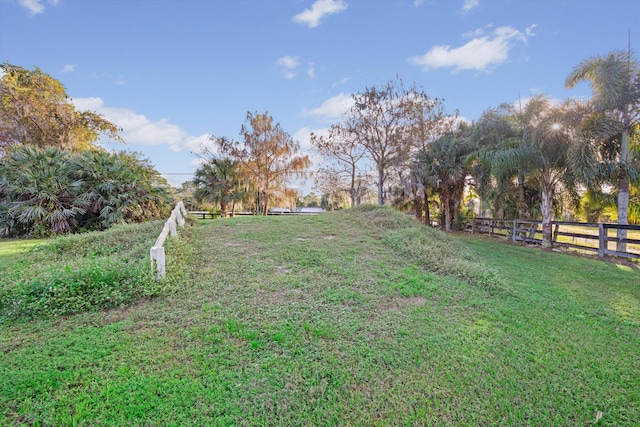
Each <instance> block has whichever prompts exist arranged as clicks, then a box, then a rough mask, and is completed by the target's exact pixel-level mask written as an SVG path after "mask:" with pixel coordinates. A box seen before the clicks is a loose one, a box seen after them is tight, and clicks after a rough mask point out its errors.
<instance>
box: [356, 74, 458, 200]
mask: <svg viewBox="0 0 640 427" xmlns="http://www.w3.org/2000/svg"><path fill="white" fill-rule="evenodd" d="M352 98H353V101H354V103H353V105H352V107H351V108H350V109H349V111H348V113H347V120H346V121H345V129H346V130H347V131H348V133H349V134H350V137H351V138H353V139H354V140H355V141H356V142H357V143H359V144H360V145H362V146H363V147H364V148H365V150H366V152H367V155H368V157H370V158H371V160H373V162H374V163H375V166H376V172H377V181H376V184H377V187H378V204H379V205H383V204H384V203H385V199H386V193H385V189H386V187H385V184H386V183H387V181H388V180H389V179H390V177H391V174H392V173H393V172H397V171H398V170H399V169H405V168H407V167H408V165H409V161H410V159H411V158H412V156H413V155H414V154H415V152H416V151H418V149H419V148H421V146H423V145H425V144H428V143H429V142H430V141H432V140H435V139H436V138H437V137H438V136H440V135H441V134H442V133H443V131H444V130H446V129H447V126H450V124H451V122H452V120H450V119H451V118H450V117H449V116H447V115H446V114H445V112H444V101H443V100H441V99H438V98H430V97H429V96H428V95H427V94H426V93H425V92H424V91H423V90H422V89H421V88H419V87H418V86H416V85H415V84H413V85H411V86H409V87H405V86H404V83H403V82H402V79H400V78H397V79H396V80H395V81H393V80H392V81H389V82H387V84H386V85H384V86H382V87H375V86H373V87H368V88H366V89H365V91H364V92H362V93H355V94H353V95H352Z"/></svg>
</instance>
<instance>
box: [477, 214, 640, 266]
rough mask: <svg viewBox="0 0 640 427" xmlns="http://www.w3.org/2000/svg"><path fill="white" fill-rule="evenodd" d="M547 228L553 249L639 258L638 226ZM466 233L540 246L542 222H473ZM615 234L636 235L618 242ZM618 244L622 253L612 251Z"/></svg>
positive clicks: (557, 223) (567, 224)
mask: <svg viewBox="0 0 640 427" xmlns="http://www.w3.org/2000/svg"><path fill="white" fill-rule="evenodd" d="M551 227H552V231H553V233H552V234H553V235H552V242H553V246H562V247H567V248H572V249H578V250H582V251H590V252H597V253H598V256H599V257H600V258H604V257H605V256H606V255H611V256H619V257H625V258H640V225H619V224H611V223H588V222H568V221H552V222H551ZM467 229H468V231H470V232H471V233H486V234H489V235H490V236H502V237H505V238H507V239H510V240H512V241H514V242H525V243H536V244H539V243H542V221H531V220H521V219H497V218H474V219H473V220H472V221H471V223H470V224H468V227H467ZM617 230H627V233H628V234H630V233H629V231H631V232H632V233H633V232H635V231H638V233H633V234H632V236H633V237H634V238H630V236H627V238H626V239H619V238H618V237H617ZM618 242H626V244H627V250H626V251H625V252H618V251H617V250H616V249H615V247H616V246H617V244H618Z"/></svg>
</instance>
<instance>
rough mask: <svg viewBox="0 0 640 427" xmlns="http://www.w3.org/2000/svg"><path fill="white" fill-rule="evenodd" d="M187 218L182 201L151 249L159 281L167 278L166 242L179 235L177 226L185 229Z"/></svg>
mask: <svg viewBox="0 0 640 427" xmlns="http://www.w3.org/2000/svg"><path fill="white" fill-rule="evenodd" d="M186 217H187V210H186V209H185V207H184V204H183V203H182V202H181V201H180V202H178V203H177V204H176V207H175V208H173V211H171V215H170V216H169V219H168V220H167V221H166V222H165V223H164V227H162V231H161V232H160V235H159V236H158V239H157V240H156V243H155V244H154V245H153V247H152V248H151V251H150V252H151V253H150V255H151V269H153V268H154V265H155V267H156V268H157V276H158V279H163V278H164V277H165V276H166V266H165V259H164V246H163V245H164V241H165V240H167V237H168V236H169V235H171V236H172V237H175V236H176V235H177V234H178V230H177V227H176V225H177V226H180V227H184V219H185V218H186Z"/></svg>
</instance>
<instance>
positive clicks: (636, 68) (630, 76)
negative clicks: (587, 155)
mask: <svg viewBox="0 0 640 427" xmlns="http://www.w3.org/2000/svg"><path fill="white" fill-rule="evenodd" d="M583 81H588V82H589V84H590V85H591V88H592V90H593V97H592V100H591V102H592V104H593V107H594V109H595V112H596V114H600V117H601V118H602V119H603V120H600V124H601V126H600V128H601V131H602V135H601V138H600V142H601V144H604V143H605V142H606V141H607V140H609V141H610V140H611V138H612V137H614V138H615V137H616V136H619V142H617V143H616V146H617V147H616V149H615V153H616V154H615V158H614V159H608V160H613V161H614V162H615V168H614V170H613V172H614V176H612V177H611V178H613V179H614V180H616V179H617V187H618V224H627V223H628V217H629V180H630V168H629V166H630V165H631V163H632V162H633V160H634V159H633V156H632V151H631V144H630V135H631V132H632V130H633V128H634V126H636V125H637V124H638V122H639V120H640V63H639V62H638V61H637V60H636V59H635V58H634V57H633V55H632V53H631V50H628V51H626V52H625V51H622V50H614V51H612V52H610V53H608V54H606V55H602V56H594V57H590V58H587V59H585V60H584V61H582V62H581V63H580V64H578V65H577V66H576V67H575V68H574V69H573V70H572V71H571V73H570V74H569V76H567V79H566V81H565V85H566V86H567V87H569V88H572V87H575V86H576V85H577V84H578V83H580V82H583ZM605 124H606V125H605ZM626 237H627V232H626V230H618V239H626ZM618 251H626V242H625V241H624V240H622V241H618Z"/></svg>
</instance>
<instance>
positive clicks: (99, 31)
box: [0, 0, 640, 192]
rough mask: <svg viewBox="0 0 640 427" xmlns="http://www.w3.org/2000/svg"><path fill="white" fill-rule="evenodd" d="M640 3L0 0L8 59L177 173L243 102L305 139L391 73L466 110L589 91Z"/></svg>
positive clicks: (234, 125)
mask: <svg viewBox="0 0 640 427" xmlns="http://www.w3.org/2000/svg"><path fill="white" fill-rule="evenodd" d="M639 17H640V1H638V0H565V1H552V0H0V62H9V63H11V64H16V65H21V66H24V67H27V68H33V67H34V66H37V67H39V68H41V69H42V70H43V71H45V72H47V73H49V74H51V75H52V76H53V77H55V78H57V79H59V80H60V81H61V82H62V83H63V84H64V85H65V87H66V88H67V92H68V93H69V95H70V96H71V97H72V98H73V100H74V103H75V104H76V105H77V106H78V107H79V108H81V109H84V110H92V111H96V112H98V113H100V114H102V115H104V116H105V117H106V118H108V119H110V120H112V121H114V122H115V123H116V124H118V125H119V126H120V127H122V128H123V133H122V136H123V137H124V139H125V141H126V145H124V146H116V145H113V144H106V146H107V147H108V148H113V149H119V148H124V149H127V150H131V151H138V152H141V153H143V155H144V156H145V157H147V158H149V159H150V160H151V161H152V162H153V163H154V164H155V165H156V169H157V170H158V171H160V172H161V173H163V174H166V175H165V177H166V178H167V179H168V180H169V182H170V183H171V184H172V185H176V186H177V185H179V184H180V183H181V182H183V181H187V180H189V179H191V178H192V176H191V175H190V174H192V173H193V172H194V171H195V169H196V167H197V166H196V163H197V158H196V156H195V155H194V154H193V153H194V152H199V151H200V148H201V146H202V144H206V143H207V135H209V134H213V135H217V136H230V137H234V138H239V135H238V134H239V131H240V126H241V125H242V124H243V122H244V119H245V117H246V113H247V111H258V112H264V111H265V110H268V111H269V113H270V114H271V115H272V116H273V117H274V119H275V120H276V121H277V122H279V123H280V124H281V125H282V127H283V128H284V129H285V130H286V131H287V132H289V133H290V134H291V135H292V136H294V138H296V139H297V140H298V141H299V142H300V144H301V145H302V147H303V149H305V150H306V149H307V148H308V146H309V143H308V141H309V134H310V133H311V132H315V133H322V132H323V131H324V130H326V129H327V128H328V127H329V126H330V125H331V124H332V123H335V122H337V121H339V120H340V116H341V114H342V112H343V111H344V110H345V108H346V106H347V105H348V99H349V95H350V94H351V93H353V92H360V91H363V90H364V89H365V88H366V87H368V86H373V85H382V84H384V83H386V82H387V81H389V80H392V79H395V77H396V75H398V76H400V77H402V79H403V80H404V81H405V83H414V82H415V83H417V84H418V85H420V86H422V88H423V89H424V90H425V91H426V92H427V94H429V95H430V96H432V97H439V98H444V100H445V104H446V106H447V109H448V110H449V111H450V112H454V111H455V110H456V109H458V110H459V112H460V115H461V116H462V117H464V118H466V119H468V120H476V119H477V118H478V117H479V116H480V115H481V114H482V112H483V111H484V110H485V109H487V108H489V107H495V106H497V105H499V104H500V103H502V102H515V101H517V100H518V98H519V97H521V98H523V99H526V98H527V97H529V96H531V95H533V94H537V93H543V94H546V95H548V96H550V97H552V98H556V99H564V98H568V97H588V96H590V93H591V92H590V89H589V87H588V85H586V84H582V85H580V86H578V87H577V88H575V89H572V90H567V89H565V88H564V79H565V77H566V76H567V74H568V73H569V72H570V71H571V69H572V68H573V67H574V66H575V65H577V64H578V63H579V62H580V61H582V60H584V59H586V58H587V57H589V56H593V55H599V54H603V53H606V52H608V51H610V50H612V49H626V47H627V40H628V33H629V31H631V43H632V48H633V47H635V49H636V50H638V49H639V46H640V25H639V22H640V20H639ZM314 159H316V158H315V157H314ZM316 160H317V159H316ZM316 165H317V162H316ZM308 190H309V186H308V185H307V186H306V187H305V188H304V191H305V192H306V191H308Z"/></svg>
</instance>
